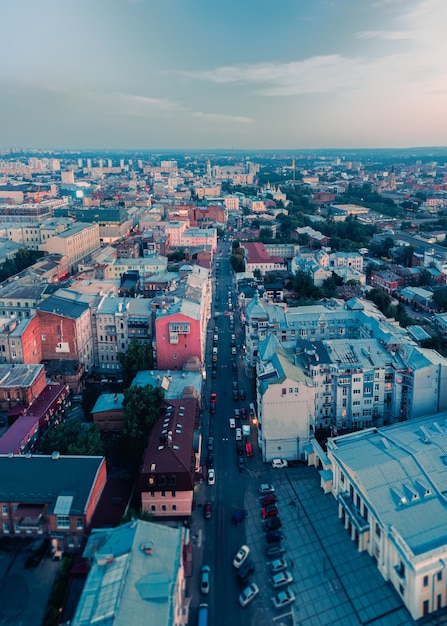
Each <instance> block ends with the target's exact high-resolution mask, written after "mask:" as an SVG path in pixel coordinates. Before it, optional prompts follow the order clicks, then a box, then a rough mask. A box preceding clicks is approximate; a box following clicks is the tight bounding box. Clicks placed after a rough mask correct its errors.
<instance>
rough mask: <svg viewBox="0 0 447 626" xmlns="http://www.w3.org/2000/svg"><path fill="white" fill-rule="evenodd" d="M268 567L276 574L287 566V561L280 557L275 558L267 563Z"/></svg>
mask: <svg viewBox="0 0 447 626" xmlns="http://www.w3.org/2000/svg"><path fill="white" fill-rule="evenodd" d="M269 568H270V571H271V572H272V574H277V573H278V572H282V570H283V569H286V568H287V561H286V559H284V558H282V557H281V558H280V559H275V560H274V561H271V562H270V563H269Z"/></svg>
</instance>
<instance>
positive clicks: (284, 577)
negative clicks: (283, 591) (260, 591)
mask: <svg viewBox="0 0 447 626" xmlns="http://www.w3.org/2000/svg"><path fill="white" fill-rule="evenodd" d="M290 583H293V576H292V574H291V573H290V572H289V571H288V570H285V571H283V572H279V573H278V574H274V576H272V587H273V589H279V588H280V587H285V586H286V585H290Z"/></svg>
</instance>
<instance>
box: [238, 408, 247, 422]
mask: <svg viewBox="0 0 447 626" xmlns="http://www.w3.org/2000/svg"><path fill="white" fill-rule="evenodd" d="M240 411H241V417H242V419H243V420H245V419H247V411H246V410H245V408H244V407H242V408H241V409H240Z"/></svg>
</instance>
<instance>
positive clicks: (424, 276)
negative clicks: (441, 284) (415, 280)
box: [419, 267, 434, 287]
mask: <svg viewBox="0 0 447 626" xmlns="http://www.w3.org/2000/svg"><path fill="white" fill-rule="evenodd" d="M433 282H434V281H433V276H432V274H430V272H429V271H428V269H426V268H425V267H423V268H422V269H421V271H420V272H419V286H420V287H428V286H430V285H433Z"/></svg>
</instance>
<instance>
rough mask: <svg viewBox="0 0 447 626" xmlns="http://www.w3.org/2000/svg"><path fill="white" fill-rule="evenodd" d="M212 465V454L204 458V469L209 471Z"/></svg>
mask: <svg viewBox="0 0 447 626" xmlns="http://www.w3.org/2000/svg"><path fill="white" fill-rule="evenodd" d="M213 465H214V454H208V455H207V457H206V467H207V469H209V468H210V467H213Z"/></svg>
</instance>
